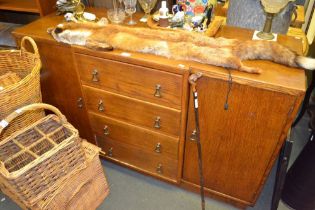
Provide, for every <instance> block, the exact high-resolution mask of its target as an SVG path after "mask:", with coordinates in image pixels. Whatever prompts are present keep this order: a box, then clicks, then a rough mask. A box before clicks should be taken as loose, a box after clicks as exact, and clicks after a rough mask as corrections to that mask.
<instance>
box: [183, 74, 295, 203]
mask: <svg viewBox="0 0 315 210" xmlns="http://www.w3.org/2000/svg"><path fill="white" fill-rule="evenodd" d="M197 88H198V96H199V111H200V126H201V127H200V131H201V137H200V138H201V144H202V151H203V163H204V169H203V172H204V177H205V186H206V187H207V188H209V189H211V190H214V191H218V192H221V193H224V194H226V195H229V196H231V197H235V198H237V199H240V200H244V201H246V202H248V203H255V199H256V194H257V191H259V190H260V188H261V187H262V180H263V178H264V177H266V176H267V175H268V174H269V172H270V168H269V165H268V164H269V162H270V160H271V157H272V156H273V154H274V153H278V151H277V150H278V149H279V148H278V142H279V141H281V142H283V141H284V138H282V139H280V137H281V134H282V132H283V129H284V127H285V125H286V123H287V118H288V115H290V114H291V112H290V111H292V110H293V108H294V106H295V100H296V97H295V96H291V95H287V94H283V93H280V92H275V91H267V90H263V89H260V88H254V87H250V86H247V85H241V84H237V83H233V85H232V90H231V92H230V96H229V98H228V104H229V109H228V110H224V104H225V100H226V94H227V91H228V83H227V81H226V80H221V79H216V78H209V77H207V76H204V77H202V78H201V79H200V80H199V81H198V86H197ZM194 129H195V122H194V112H193V105H192V101H190V111H189V116H188V128H187V134H186V145H185V157H184V169H183V170H184V171H183V179H184V180H185V181H188V182H191V183H195V184H198V183H199V177H198V164H197V163H198V161H197V155H196V154H197V146H196V143H195V142H194V141H191V140H190V136H191V133H192V131H193V130H194Z"/></svg>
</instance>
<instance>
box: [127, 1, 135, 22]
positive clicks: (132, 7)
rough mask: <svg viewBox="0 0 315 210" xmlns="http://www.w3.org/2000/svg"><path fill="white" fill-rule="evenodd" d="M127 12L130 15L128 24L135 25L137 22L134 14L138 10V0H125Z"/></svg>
mask: <svg viewBox="0 0 315 210" xmlns="http://www.w3.org/2000/svg"><path fill="white" fill-rule="evenodd" d="M124 4H125V12H126V13H127V14H128V15H130V20H129V21H128V23H127V24H128V25H135V24H136V23H137V22H136V21H134V20H133V19H132V14H133V13H135V12H136V4H137V0H124Z"/></svg>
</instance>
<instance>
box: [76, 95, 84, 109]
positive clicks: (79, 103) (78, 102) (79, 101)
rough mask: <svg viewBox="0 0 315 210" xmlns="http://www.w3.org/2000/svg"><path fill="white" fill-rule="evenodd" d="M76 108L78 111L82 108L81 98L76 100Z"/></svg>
mask: <svg viewBox="0 0 315 210" xmlns="http://www.w3.org/2000/svg"><path fill="white" fill-rule="evenodd" d="M77 106H78V108H80V109H82V108H83V98H82V97H80V98H78V100H77Z"/></svg>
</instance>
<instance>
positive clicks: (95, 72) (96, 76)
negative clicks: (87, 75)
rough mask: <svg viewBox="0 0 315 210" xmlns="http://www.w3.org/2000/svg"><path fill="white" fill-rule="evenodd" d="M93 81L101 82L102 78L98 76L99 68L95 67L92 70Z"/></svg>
mask: <svg viewBox="0 0 315 210" xmlns="http://www.w3.org/2000/svg"><path fill="white" fill-rule="evenodd" d="M92 81H93V82H99V81H100V79H99V78H98V71H97V69H94V70H93V71H92Z"/></svg>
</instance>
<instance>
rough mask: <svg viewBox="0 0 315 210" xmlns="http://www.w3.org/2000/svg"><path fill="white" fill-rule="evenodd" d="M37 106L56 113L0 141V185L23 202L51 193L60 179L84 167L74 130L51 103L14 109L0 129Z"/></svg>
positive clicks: (78, 139) (1, 123)
mask: <svg viewBox="0 0 315 210" xmlns="http://www.w3.org/2000/svg"><path fill="white" fill-rule="evenodd" d="M38 109H48V110H50V111H52V112H54V113H55V114H56V115H48V116H46V117H44V118H42V119H40V120H38V121H37V122H36V123H34V124H33V125H30V126H28V127H26V128H24V129H22V130H20V131H18V132H15V133H14V134H12V135H11V136H9V137H8V138H6V139H4V140H3V141H2V142H0V187H1V189H6V188H7V191H10V192H12V194H13V195H14V196H15V197H16V199H18V200H19V201H20V202H21V203H24V204H25V205H27V206H32V205H34V204H35V203H37V202H38V201H40V200H43V198H45V197H46V196H47V195H48V194H51V195H53V194H54V193H55V191H56V189H57V188H58V186H59V184H60V183H62V182H63V181H64V180H65V179H67V178H68V177H70V176H71V175H72V174H73V173H75V172H76V171H78V170H81V169H82V168H85V167H86V158H85V155H84V151H83V149H82V146H81V140H80V138H79V136H78V131H77V130H76V129H75V128H74V127H73V126H72V125H70V124H69V123H68V122H67V120H66V118H65V117H64V116H63V115H62V114H61V113H60V111H59V110H58V109H56V108H55V107H53V106H51V105H48V104H32V105H28V106H25V107H23V108H21V109H18V110H16V111H15V112H13V113H12V114H10V115H9V116H7V117H6V118H5V120H2V121H1V122H0V133H1V132H2V131H3V129H4V128H5V127H6V126H8V125H9V124H10V122H11V121H12V120H14V119H15V118H16V117H18V116H19V115H22V114H24V113H25V112H28V111H34V110H38ZM4 191H6V190H4Z"/></svg>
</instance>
